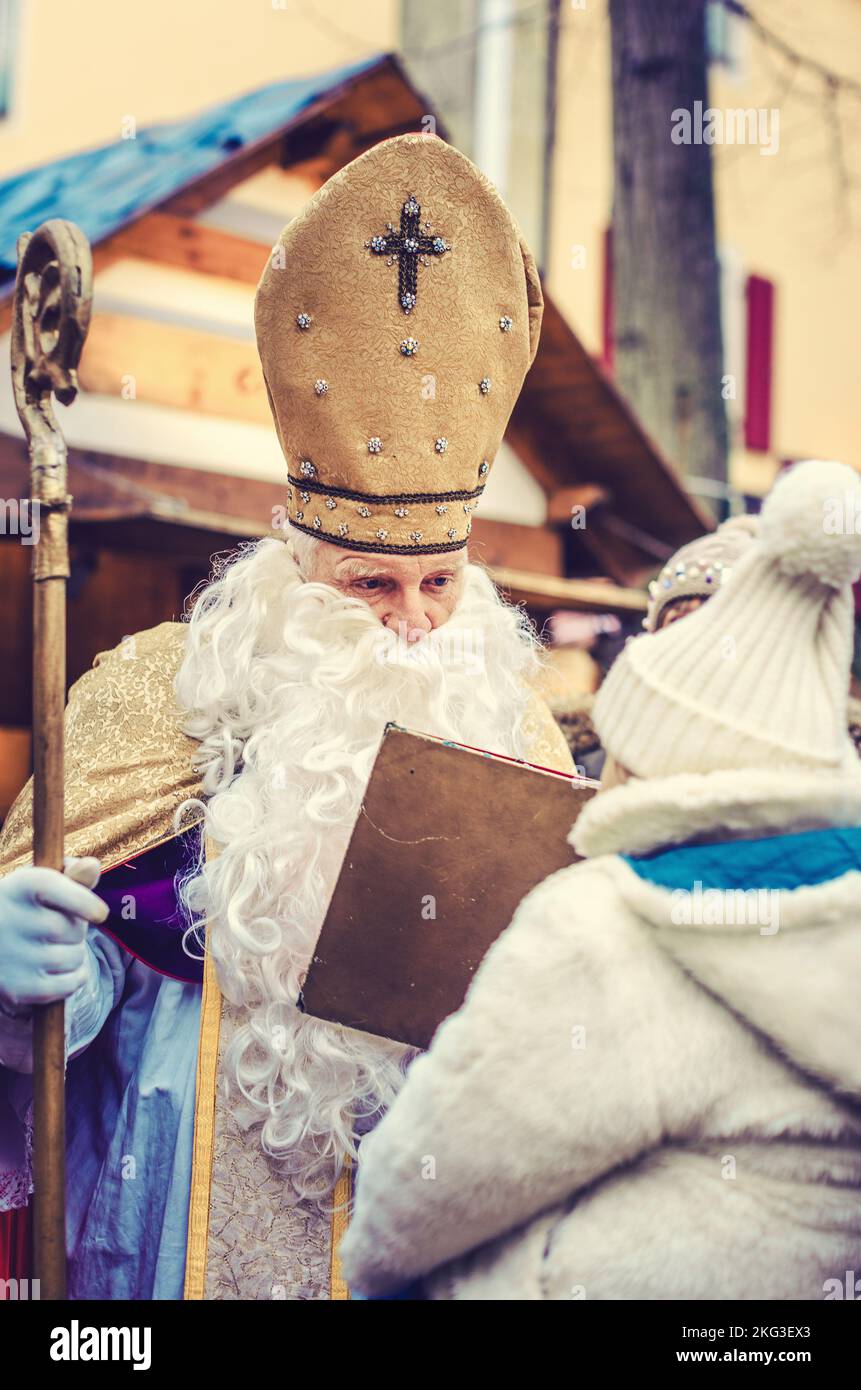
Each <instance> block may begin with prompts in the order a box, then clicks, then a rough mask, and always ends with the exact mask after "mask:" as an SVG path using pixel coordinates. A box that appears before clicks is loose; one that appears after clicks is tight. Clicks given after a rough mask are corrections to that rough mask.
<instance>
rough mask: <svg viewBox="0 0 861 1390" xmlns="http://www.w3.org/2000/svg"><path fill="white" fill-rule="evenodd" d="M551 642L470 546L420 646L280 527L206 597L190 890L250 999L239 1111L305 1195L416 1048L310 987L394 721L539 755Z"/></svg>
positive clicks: (199, 611) (193, 683)
mask: <svg viewBox="0 0 861 1390" xmlns="http://www.w3.org/2000/svg"><path fill="white" fill-rule="evenodd" d="M538 661H539V657H538V654H537V647H536V639H535V636H534V634H533V632H532V630H531V629H530V628H528V626H527V625H526V624H525V623H524V620H523V617H522V615H521V613H520V611H519V610H518V609H515V608H512V607H510V606H509V605H507V604H504V603H503V602H502V600H501V599H500V598H499V596H498V594H497V593H496V591H495V589H494V588H493V585H492V584H491V582H490V580H489V579H488V577H487V576H486V574H485V573H484V572H483V571H482V570H480V569H478V568H476V567H475V566H473V565H468V566H467V568H466V582H465V589H464V595H463V598H462V601H461V603H460V604H459V606H458V608H457V609H456V611H455V613H454V614H453V616H452V617H451V619H450V620H449V621H448V622H447V623H446V624H445V625H444V626H443V627H441V628H438V629H436V630H435V631H434V632H432V633H430V634H429V635H428V636H427V638H425V639H424V640H423V641H422V642H420V643H418V644H415V646H413V647H412V648H409V647H408V646H407V644H406V643H405V642H403V641H402V640H401V639H400V638H399V637H398V636H397V635H396V634H394V633H391V632H389V631H387V630H386V629H385V628H384V627H383V626H382V625H381V624H380V623H379V622H378V621H377V619H376V618H375V617H374V616H373V614H372V613H371V611H370V609H369V608H368V606H367V605H366V604H364V603H363V602H362V601H361V600H359V599H353V598H345V597H343V596H342V595H340V594H339V593H338V592H337V591H336V590H334V589H332V588H329V587H328V586H326V585H323V584H318V583H307V582H305V581H304V580H303V579H302V578H301V576H300V573H299V570H298V567H297V564H296V562H295V560H294V559H293V556H292V554H291V551H290V549H289V547H288V546H287V545H285V544H284V543H283V542H282V541H280V540H274V539H273V540H264V541H261V542H259V543H258V544H256V545H255V546H253V547H250V548H248V549H246V550H245V551H244V552H242V553H241V555H240V558H239V559H237V560H235V561H234V562H233V563H232V564H230V565H229V566H228V567H227V568H226V569H224V571H223V572H222V574H221V575H220V577H218V578H217V579H216V580H215V581H214V582H213V583H212V584H210V585H209V586H208V588H207V589H205V590H204V591H203V592H202V594H201V596H200V597H199V599H198V600H197V603H196V605H195V608H194V611H193V614H192V617H191V621H190V625H189V633H188V642H187V647H186V653H185V657H184V660H183V664H182V667H181V669H180V671H179V674H178V677H177V694H178V697H179V701H180V704H181V706H182V708H183V709H185V710H186V711H188V718H187V719H186V721H185V723H184V728H185V729H186V731H187V732H188V733H189V734H191V735H192V736H193V737H194V738H196V739H198V740H199V741H200V744H201V748H200V753H199V759H198V763H199V767H200V769H201V770H202V772H203V792H204V796H205V798H206V800H205V802H204V807H205V822H204V830H205V834H206V835H207V836H208V837H209V838H210V839H211V840H212V841H213V842H214V844H215V846H216V848H217V850H218V854H217V856H216V857H212V858H210V859H209V861H208V862H206V863H205V864H204V865H202V866H201V868H200V871H199V872H198V873H197V875H196V876H194V877H193V878H191V879H190V880H189V881H187V882H186V884H185V885H184V887H183V897H184V899H185V902H186V904H187V906H188V908H189V909H190V911H191V912H192V913H193V914H194V915H195V917H196V918H197V919H198V920H199V921H200V920H202V921H204V922H205V923H206V927H207V940H208V943H209V946H210V949H211V951H212V955H213V957H214V960H215V962H216V965H217V968H218V976H219V982H220V984H221V988H222V990H223V992H224V994H225V996H226V998H227V999H228V1000H229V1001H230V1002H231V1003H232V1004H235V1005H239V1006H242V1007H243V1008H244V1009H245V1010H247V1021H246V1022H245V1024H244V1025H243V1026H241V1027H240V1028H239V1030H238V1032H237V1034H236V1036H235V1037H234V1039H233V1040H232V1042H231V1044H230V1046H229V1048H228V1051H227V1054H226V1057H225V1072H226V1075H227V1077H228V1078H229V1081H230V1083H231V1085H232V1088H233V1091H234V1096H233V1104H234V1113H235V1114H236V1115H237V1117H238V1118H239V1120H240V1122H241V1123H243V1124H244V1125H246V1126H248V1125H251V1124H255V1123H261V1126H262V1127H261V1134H260V1141H261V1145H262V1147H263V1150H264V1151H265V1152H266V1153H267V1154H269V1155H270V1156H271V1157H272V1158H273V1159H277V1160H279V1161H280V1163H281V1165H282V1166H283V1171H284V1173H285V1175H286V1176H288V1177H289V1179H290V1180H291V1182H292V1185H293V1189H294V1191H295V1194H296V1196H297V1197H299V1198H304V1197H316V1198H321V1197H324V1196H325V1195H326V1194H328V1193H329V1192H330V1191H331V1189H332V1186H333V1184H334V1182H335V1181H336V1179H337V1175H338V1172H339V1171H340V1167H341V1164H342V1162H343V1158H344V1155H345V1154H348V1153H349V1154H353V1155H355V1151H356V1140H357V1136H358V1134H360V1133H361V1131H362V1129H363V1128H364V1127H366V1126H367V1124H368V1122H369V1121H370V1119H371V1117H373V1116H374V1115H375V1114H376V1113H377V1112H378V1111H379V1110H380V1109H381V1108H385V1107H387V1106H388V1105H389V1104H390V1103H391V1101H392V1099H393V1098H394V1096H395V1094H396V1093H397V1090H398V1088H399V1086H400V1083H401V1081H402V1079H403V1074H404V1067H403V1063H404V1061H405V1060H406V1058H407V1057H408V1055H409V1054H408V1053H407V1050H406V1049H404V1048H403V1047H401V1046H399V1045H396V1044H394V1043H387V1042H384V1041H382V1040H377V1039H372V1038H369V1037H367V1036H366V1035H364V1034H359V1033H354V1032H350V1031H349V1030H347V1029H344V1028H341V1027H338V1026H336V1025H333V1024H329V1023H323V1022H321V1021H319V1020H317V1019H313V1018H310V1017H308V1016H306V1015H305V1014H302V1013H301V1012H300V1011H299V1010H298V1009H297V1008H296V1005H295V1001H296V999H297V997H298V994H299V990H300V987H301V984H302V981H303V978H304V975H305V972H306V971H307V968H308V965H309V964H310V961H311V957H312V954H313V950H314V946H315V944H316V939H317V936H318V933H319V930H320V926H321V924H322V920H323V916H324V914H325V909H326V906H327V904H328V900H329V897H330V894H331V891H332V888H333V887H334V884H335V881H336V878H337V875H338V871H339V869H340V866H341V861H342V859H343V855H344V851H345V849H346V846H347V843H348V841H349V837H350V834H351V832H352V828H353V824H354V821H355V818H356V815H357V813H358V809H359V804H360V801H361V797H362V794H363V791H364V788H365V786H366V785H367V781H368V777H369V775H370V772H371V768H372V766H373V762H374V758H375V756H376V752H377V748H378V746H379V741H380V737H381V735H382V732H383V729H384V726H385V725H386V723H387V722H389V721H393V722H395V723H398V724H402V725H406V726H407V727H409V728H411V729H415V730H419V731H422V732H425V733H431V734H435V735H437V736H441V737H445V738H451V739H454V740H456V741H459V742H463V743H468V744H472V745H475V746H478V747H482V748H487V749H490V750H491V751H493V752H498V753H504V754H508V755H512V756H515V757H524V756H525V755H526V748H527V739H526V734H525V730H524V716H525V714H526V707H527V703H528V693H527V681H528V680H529V679H530V678H531V677H532V676H534V674H535V672H536V670H537V667H538Z"/></svg>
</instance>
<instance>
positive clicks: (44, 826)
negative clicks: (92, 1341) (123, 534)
mask: <svg viewBox="0 0 861 1390" xmlns="http://www.w3.org/2000/svg"><path fill="white" fill-rule="evenodd" d="M92 293H93V262H92V256H91V254H90V247H89V243H88V242H87V239H86V237H85V236H84V234H83V232H82V231H81V230H80V229H79V228H78V227H76V226H75V225H74V223H72V222H63V221H59V220H54V221H50V222H43V224H42V226H41V227H39V229H38V230H37V231H35V232H33V233H30V232H25V233H24V234H23V235H22V236H20V237H19V238H18V276H17V280H16V284H15V307H14V317H13V321H12V384H13V387H14V391H15V405H16V407H17V410H18V415H19V417H20V419H21V424H22V425H23V427H24V432H25V434H26V436H27V444H28V446H29V452H30V487H31V497H32V502H31V507H32V515H31V518H30V521H31V525H32V526H33V527H38V530H37V531H35V532H34V534H35V537H36V544H35V547H34V556H33V580H34V584H33V862H34V864H43V865H45V866H47V867H48V868H51V869H62V867H63V709H64V705H65V695H66V580H67V579H68V577H69V534H68V532H69V508H70V506H71V500H72V499H71V498H70V497H69V495H68V493H67V491H66V442H65V440H64V439H63V435H62V432H61V430H60V427H59V425H58V424H57V420H56V417H55V415H54V407H53V402H52V400H51V396H52V394H53V395H55V396H56V397H57V399H58V400H59V401H62V403H63V405H70V404H71V402H72V401H73V400H74V399H75V396H76V394H77V390H78V379H77V371H76V368H77V365H78V361H79V360H80V356H81V349H82V347H83V345H84V339H85V338H86V336H87V329H88V327H89V323H90V306H91V302H92ZM65 1069H66V1068H65V1005H64V1003H63V1002H62V1001H60V1002H59V1003H55V1004H45V1005H43V1006H41V1007H39V1008H37V1009H34V1011H33V1128H34V1135H33V1141H34V1142H33V1181H34V1185H35V1206H34V1241H33V1253H34V1263H35V1273H36V1276H37V1278H38V1279H39V1281H40V1288H39V1292H40V1295H41V1297H42V1298H50V1299H62V1298H65V1297H66V1111H65Z"/></svg>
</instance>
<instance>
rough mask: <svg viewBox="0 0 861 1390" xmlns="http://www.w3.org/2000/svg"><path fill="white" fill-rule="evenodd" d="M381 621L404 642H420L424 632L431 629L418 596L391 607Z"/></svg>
mask: <svg viewBox="0 0 861 1390" xmlns="http://www.w3.org/2000/svg"><path fill="white" fill-rule="evenodd" d="M383 622H384V624H385V626H386V627H387V628H389V629H390V631H392V632H396V633H397V634H398V636H399V637H400V638H401V640H402V641H404V642H420V641H421V639H422V637H424V635H425V633H427V632H431V631H432V630H433V623H432V622H431V620H430V618H429V617H428V615H427V613H426V612H425V609H424V605H423V603H422V602H421V599H420V597H419V596H416V597H415V598H410V599H407V600H406V601H405V602H404V603H400V604H397V605H396V606H394V607H393V608H391V609H390V611H389V612H388V613H387V614H386V616H385V618H384V619H383Z"/></svg>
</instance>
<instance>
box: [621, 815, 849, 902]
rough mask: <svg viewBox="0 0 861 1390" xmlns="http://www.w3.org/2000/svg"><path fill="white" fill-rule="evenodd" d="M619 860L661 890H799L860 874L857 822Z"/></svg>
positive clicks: (661, 851) (625, 855) (625, 857)
mask: <svg viewBox="0 0 861 1390" xmlns="http://www.w3.org/2000/svg"><path fill="white" fill-rule="evenodd" d="M622 858H623V859H624V860H625V862H626V863H627V864H630V866H631V868H632V869H633V870H634V873H636V874H638V875H639V877H640V878H644V879H646V880H647V881H648V882H649V883H656V884H658V885H659V886H660V887H662V888H670V889H672V888H690V887H691V886H692V884H693V883H695V882H697V881H699V882H701V883H704V884H707V885H708V887H709V888H725V889H729V888H745V889H746V888H770V889H780V888H789V889H791V888H801V887H804V886H806V885H810V884H816V883H828V882H829V881H830V880H831V879H835V878H840V876H841V875H842V874H846V873H849V872H850V871H851V870H852V869H856V870H858V871H859V872H861V826H856V827H853V828H851V829H848V830H841V829H836V828H830V829H827V830H805V831H803V832H801V833H800V834H796V835H770V836H767V837H766V838H764V839H761V840H722V841H720V842H719V843H716V844H699V845H680V846H679V845H674V846H673V847H672V849H665V850H658V851H657V853H655V854H646V855H641V856H640V855H636V856H635V855H630V854H623V855H622Z"/></svg>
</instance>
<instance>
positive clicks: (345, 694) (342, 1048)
mask: <svg viewBox="0 0 861 1390" xmlns="http://www.w3.org/2000/svg"><path fill="white" fill-rule="evenodd" d="M542 308H543V301H542V294H541V287H540V283H539V279H538V274H537V271H536V267H535V264H534V261H533V258H532V256H531V254H530V252H529V249H528V247H527V246H526V244H525V242H524V241H523V238H522V236H521V235H520V233H519V231H518V228H517V226H516V224H515V223H514V221H513V219H512V217H511V215H510V213H509V212H508V210H507V209H506V207H505V206H504V204H503V203H502V201H501V199H500V198H499V196H498V194H497V192H496V191H495V189H494V188H493V186H492V185H491V184H490V183H489V182H488V180H487V179H486V178H485V177H484V176H483V175H482V174H481V173H480V172H479V171H478V170H477V169H476V168H475V167H474V165H472V164H471V163H470V161H469V160H468V159H466V158H465V157H464V156H463V155H462V154H460V153H459V152H458V151H457V150H455V149H453V148H452V147H451V146H449V145H447V144H446V143H444V142H443V141H442V140H439V139H437V138H435V137H425V136H420V135H406V136H399V137H397V138H395V139H391V140H386V141H384V142H382V143H381V144H379V145H377V146H375V147H374V148H373V149H371V150H369V151H368V152H367V153H365V154H364V155H362V156H361V157H360V158H358V159H357V160H355V161H354V162H353V163H351V164H350V165H348V166H347V167H346V168H345V169H343V170H341V171H340V172H339V173H338V174H336V175H335V176H334V177H333V178H332V179H330V180H329V182H328V183H327V184H326V185H325V186H324V187H323V188H321V189H320V190H319V192H318V193H317V194H316V195H315V196H314V197H313V198H312V199H311V200H310V202H309V203H308V205H307V207H306V208H305V210H304V211H303V212H302V214H301V215H300V216H299V217H297V218H296V219H295V220H294V221H292V222H291V223H290V224H289V225H288V226H287V228H285V230H284V232H283V234H282V236H281V238H280V240H279V243H278V245H277V246H276V247H275V248H274V251H273V254H272V256H271V258H270V260H269V261H268V263H267V265H266V268H265V270H264V272H263V276H262V279H261V282H260V285H259V288H258V292H257V299H256V305H255V319H256V329H257V340H258V345H259V351H260V357H261V362H262V365H263V371H264V376H265V379H266V385H267V390H268V394H269V399H270V404H271V407H272V414H273V417H274V421H275V427H276V430H277V432H278V437H279V440H280V442H281V445H282V448H283V451H284V454H285V458H286V460H287V465H288V474H289V481H288V484H287V490H286V506H285V509H284V510H285V514H286V521H287V522H289V525H286V526H284V527H283V528H282V529H281V530H277V531H276V533H275V534H274V535H273V536H272V537H269V538H266V539H264V540H262V541H260V542H258V543H256V544H253V545H250V546H248V547H246V548H244V549H243V550H241V551H240V552H239V553H238V554H237V555H236V556H235V557H233V558H232V559H231V560H230V562H229V563H227V564H225V565H223V566H221V567H220V569H219V570H218V572H217V573H216V575H215V576H214V578H213V580H212V582H211V583H210V584H209V585H208V587H206V588H205V589H204V590H203V591H202V593H200V595H199V597H198V598H197V601H196V603H195V604H194V607H193V610H192V612H191V615H190V618H189V620H188V621H187V622H184V623H174V622H166V623H162V624H161V625H160V626H158V627H156V628H154V629H152V630H150V631H147V632H142V633H138V634H136V635H134V636H132V637H129V638H127V639H125V640H124V641H123V642H122V643H121V645H120V646H119V647H118V648H116V649H115V650H113V651H110V652H106V653H103V654H102V655H101V656H99V657H98V658H97V659H96V662H95V665H94V667H93V669H92V670H91V671H89V672H88V673H87V674H86V675H85V676H83V677H82V679H81V680H80V681H78V683H77V684H76V685H75V686H74V687H73V689H72V691H71V694H70V698H69V704H68V710H67V720H66V786H65V813H66V852H67V854H68V855H69V856H70V859H69V863H68V865H67V872H66V874H65V875H61V874H59V873H56V872H55V871H53V870H48V869H34V868H32V867H31V866H30V862H29V861H30V853H31V835H32V830H31V807H32V789H31V787H30V786H29V785H28V786H27V787H25V789H24V791H23V792H22V793H21V795H20V797H19V798H18V800H17V802H16V803H15V805H14V807H13V809H12V811H11V812H10V815H9V817H8V820H7V823H6V826H5V828H4V832H3V837H2V844H0V867H2V872H3V879H2V881H0V1210H3V1209H5V1210H7V1211H8V1210H12V1209H17V1208H21V1207H23V1206H25V1205H26V1204H27V1202H28V1200H29V1198H30V1195H31V1189H32V1184H31V1180H30V1174H29V1163H28V1153H29V1142H30V1138H29V1135H30V1125H31V1112H30V1093H31V1073H32V1065H33V1064H32V1022H31V1012H32V1008H33V1006H35V1005H38V1004H39V1003H43V1002H46V1001H48V1000H50V999H57V998H62V999H65V1001H66V1030H67V1048H68V1057H69V1062H68V1069H67V1117H68V1118H67V1160H68V1223H67V1245H68V1254H69V1275H70V1279H69V1282H70V1294H71V1296H72V1297H74V1298H85V1297H86V1298H109V1299H110V1298H138V1299H149V1298H159V1299H163V1298H164V1299H177V1298H182V1297H186V1298H215V1299H219V1298H227V1299H268V1298H298V1299H302V1298H329V1297H334V1298H343V1297H346V1296H348V1292H347V1290H346V1288H345V1285H344V1283H343V1280H342V1279H341V1277H340V1274H339V1265H338V1260H337V1243H338V1238H339V1233H340V1232H341V1231H342V1230H343V1228H344V1226H345V1224H346V1221H347V1220H348V1202H347V1199H348V1196H349V1191H348V1189H349V1168H350V1161H351V1160H352V1159H353V1158H354V1157H355V1155H356V1153H357V1146H358V1143H359V1141H360V1139H361V1136H362V1134H363V1133H364V1132H366V1131H367V1130H368V1129H369V1128H371V1127H372V1126H373V1125H374V1123H375V1121H376V1120H377V1118H378V1117H379V1116H380V1115H381V1114H382V1113H383V1112H384V1111H385V1110H386V1109H387V1107H388V1106H389V1105H390V1103H391V1101H392V1100H393V1098H394V1096H395V1095H396V1093H397V1091H398V1089H399V1087H400V1085H401V1083H402V1081H403V1078H404V1075H405V1071H406V1067H407V1066H408V1063H409V1060H410V1054H409V1053H408V1051H407V1050H406V1049H405V1048H403V1047H401V1046H399V1045H397V1044H395V1043H388V1042H385V1041H383V1040H380V1039H374V1038H371V1037H370V1036H368V1035H365V1034H358V1033H352V1032H350V1031H349V1030H347V1029H345V1028H341V1027H339V1026H337V1025H334V1024H331V1023H324V1022H321V1021H319V1020H316V1019H314V1018H312V1017H309V1016H307V1015H306V1014H304V1013H303V1012H302V1011H301V1010H300V1008H299V1007H298V1006H297V1001H298V1000H299V993H300V989H301V985H302V981H303V978H304V975H305V973H306V971H307V968H308V965H309V963H310V961H311V958H312V955H313V951H314V946H315V942H316V938H317V934H318V932H319V929H320V926H321V923H322V920H323V917H324V914H325V910H326V906H327V902H328V898H329V895H330V893H331V891H332V888H333V886H334V883H335V881H336V878H337V875H338V871H339V868H340V865H341V860H342V857H343V854H344V851H345V848H346V845H347V842H348V840H349V836H350V832H351V829H352V826H353V823H354V820H355V818H356V815H357V813H358V811H359V807H360V805H361V800H362V795H363V791H364V788H365V787H366V785H367V781H368V777H369V774H370V771H371V768H372V765H373V761H374V757H375V753H376V750H377V747H378V745H379V740H380V737H381V734H382V731H383V729H384V726H385V725H386V723H387V722H389V721H394V722H397V723H399V724H401V725H405V726H407V727H409V728H412V729H415V730H419V731H422V732H425V733H429V734H433V735H436V736H441V737H445V738H450V739H453V740H456V741H459V742H463V743H467V744H471V745H473V746H478V747H482V748H486V749H489V750H491V751H494V752H498V753H501V754H505V755H508V756H513V757H516V758H522V759H525V760H528V761H531V762H536V763H539V764H542V765H544V766H549V767H553V768H556V769H559V770H564V771H571V770H572V766H571V761H570V755H569V753H568V750H567V746H566V744H565V742H564V739H563V738H562V735H561V733H560V731H559V730H558V728H557V726H556V725H555V724H554V722H553V720H552V717H551V715H550V713H549V710H547V708H546V706H544V704H543V702H542V701H541V700H540V698H539V697H538V696H537V695H536V693H535V688H534V686H535V678H536V676H537V674H538V672H539V667H540V655H539V651H538V647H537V642H536V639H535V636H534V633H533V632H532V631H531V630H530V629H529V627H528V626H527V625H526V624H525V623H524V620H523V617H522V615H521V613H520V612H519V611H518V610H517V609H514V608H512V607H510V606H508V605H506V604H505V603H504V602H503V601H502V600H501V599H500V597H499V595H498V594H497V593H496V591H495V590H494V588H493V586H492V584H491V582H490V580H489V578H488V577H487V575H486V574H485V573H484V572H483V571H482V570H481V569H480V568H478V567H477V566H475V565H473V564H470V563H469V561H468V558H467V544H468V538H469V532H470V526H471V514H472V512H473V510H474V509H475V507H476V506H477V504H478V502H479V499H480V497H481V494H482V492H483V490H484V487H485V485H486V483H487V479H488V476H489V473H490V469H491V466H492V463H493V459H494V456H495V454H496V452H497V450H498V448H499V445H500V442H501V440H502V436H503V433H504V430H505V426H506V423H507V421H508V418H509V416H510V414H511V411H512V409H513V406H514V403H515V401H516V399H517V395H518V393H519V391H520V388H521V385H522V383H523V379H524V376H525V374H526V372H527V371H528V369H529V367H530V365H531V363H532V360H533V358H534V356H535V351H536V348H537V344H538V334H539V330H540V324H541V315H542ZM477 649H478V651H479V652H480V654H481V662H480V669H479V670H476V663H475V659H474V658H475V652H476V650H477ZM465 651H466V652H468V653H469V654H470V660H469V661H468V662H464V661H463V659H462V657H463V653H464V652H465ZM99 868H100V869H101V879H100V880H99V881H98V886H97V888H96V882H97V878H98V872H99ZM473 871H474V873H475V874H481V871H482V868H481V862H480V858H477V859H476V862H475V864H474V868H473ZM94 888H95V889H96V891H95V892H93V891H91V890H92V889H94ZM423 891H424V890H423V888H422V883H421V861H420V856H419V855H418V854H417V860H416V916H417V917H418V915H419V911H420V902H421V895H422V892H423ZM398 910H400V911H403V910H404V907H403V905H402V904H399V905H398ZM501 925H503V924H501ZM204 941H205V946H204V945H203V943H204Z"/></svg>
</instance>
